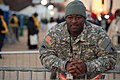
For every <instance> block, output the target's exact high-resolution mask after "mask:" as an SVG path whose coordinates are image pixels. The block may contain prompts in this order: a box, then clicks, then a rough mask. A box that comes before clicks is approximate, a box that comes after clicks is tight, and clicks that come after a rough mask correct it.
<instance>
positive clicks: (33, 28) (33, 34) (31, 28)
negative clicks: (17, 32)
mask: <svg viewBox="0 0 120 80" xmlns="http://www.w3.org/2000/svg"><path fill="white" fill-rule="evenodd" d="M37 16H38V14H37V13H34V14H33V15H32V17H30V18H29V19H28V22H27V29H28V48H29V49H38V42H39V29H40V24H39V21H38V19H37Z"/></svg>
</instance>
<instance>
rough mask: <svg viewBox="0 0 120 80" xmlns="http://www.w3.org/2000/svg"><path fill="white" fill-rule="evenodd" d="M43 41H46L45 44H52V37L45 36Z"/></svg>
mask: <svg viewBox="0 0 120 80" xmlns="http://www.w3.org/2000/svg"><path fill="white" fill-rule="evenodd" d="M45 41H46V42H47V44H49V45H50V46H51V45H52V44H53V42H54V41H53V39H52V37H50V36H47V37H46V38H45Z"/></svg>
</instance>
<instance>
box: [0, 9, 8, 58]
mask: <svg viewBox="0 0 120 80" xmlns="http://www.w3.org/2000/svg"><path fill="white" fill-rule="evenodd" d="M7 32H8V26H7V24H6V22H5V20H4V14H3V10H2V9H0V51H1V49H2V47H3V44H4V39H5V35H6V33H7ZM0 58H2V56H1V54H0Z"/></svg>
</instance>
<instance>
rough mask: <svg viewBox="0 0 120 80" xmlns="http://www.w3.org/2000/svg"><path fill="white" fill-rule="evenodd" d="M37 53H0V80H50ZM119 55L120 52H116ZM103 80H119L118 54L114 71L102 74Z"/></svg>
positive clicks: (119, 62) (48, 73) (119, 57)
mask: <svg viewBox="0 0 120 80" xmlns="http://www.w3.org/2000/svg"><path fill="white" fill-rule="evenodd" d="M38 53H39V51H9V52H8V51H6V52H0V54H2V56H3V57H4V58H3V59H0V80H50V71H48V70H47V69H45V68H44V67H43V66H42V65H41V62H40V59H39V54H38ZM118 53H120V51H118ZM103 74H104V75H106V79H105V80H113V79H114V80H118V79H120V54H118V62H117V65H116V68H115V70H112V71H108V72H106V73H103Z"/></svg>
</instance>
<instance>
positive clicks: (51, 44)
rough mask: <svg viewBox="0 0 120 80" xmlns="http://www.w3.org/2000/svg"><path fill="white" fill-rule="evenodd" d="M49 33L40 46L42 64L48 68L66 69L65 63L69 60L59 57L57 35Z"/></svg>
mask: <svg viewBox="0 0 120 80" xmlns="http://www.w3.org/2000/svg"><path fill="white" fill-rule="evenodd" d="M52 34H53V32H52V33H49V34H48V35H47V36H46V37H45V38H44V40H43V42H42V44H41V47H40V50H39V52H40V59H41V62H42V64H43V65H44V66H45V67H46V68H47V69H50V70H52V69H57V70H61V71H65V64H66V62H67V61H64V60H62V59H61V58H58V57H57V51H56V41H55V36H52Z"/></svg>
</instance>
